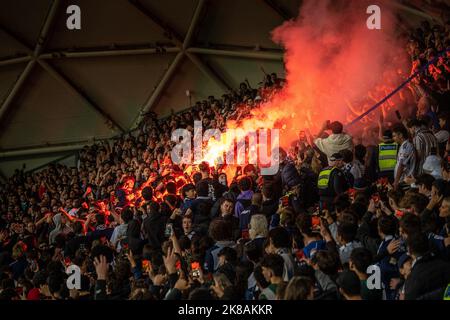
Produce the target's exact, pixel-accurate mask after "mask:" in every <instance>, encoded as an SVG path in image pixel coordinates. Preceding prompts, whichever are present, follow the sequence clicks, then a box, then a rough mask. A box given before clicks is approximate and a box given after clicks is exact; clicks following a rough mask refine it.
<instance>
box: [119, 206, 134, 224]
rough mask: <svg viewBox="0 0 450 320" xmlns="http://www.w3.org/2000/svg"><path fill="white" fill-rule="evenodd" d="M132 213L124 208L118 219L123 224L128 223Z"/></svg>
mask: <svg viewBox="0 0 450 320" xmlns="http://www.w3.org/2000/svg"><path fill="white" fill-rule="evenodd" d="M133 216H134V214H133V211H132V210H131V209H130V208H126V209H124V210H123V211H122V213H121V214H120V217H121V218H122V220H123V222H125V223H128V222H129V221H131V220H132V219H133Z"/></svg>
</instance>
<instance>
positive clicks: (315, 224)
mask: <svg viewBox="0 0 450 320" xmlns="http://www.w3.org/2000/svg"><path fill="white" fill-rule="evenodd" d="M311 224H312V228H313V229H314V230H317V229H319V228H320V217H319V216H312V217H311Z"/></svg>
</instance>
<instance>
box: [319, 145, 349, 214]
mask: <svg viewBox="0 0 450 320" xmlns="http://www.w3.org/2000/svg"><path fill="white" fill-rule="evenodd" d="M329 160H330V161H329V165H330V166H328V167H326V168H324V169H323V170H322V171H321V172H320V174H319V179H318V180H317V187H318V188H319V196H320V202H319V204H320V210H322V209H327V210H329V211H330V210H333V209H334V208H333V207H334V206H333V200H334V198H335V197H336V196H337V195H339V194H341V193H344V192H346V191H347V190H348V188H349V185H348V183H347V179H346V178H345V175H344V173H343V171H342V168H343V166H344V161H343V157H342V154H340V153H335V154H333V155H332V156H331V157H330V159H329Z"/></svg>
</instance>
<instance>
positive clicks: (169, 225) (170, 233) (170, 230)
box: [164, 223, 173, 238]
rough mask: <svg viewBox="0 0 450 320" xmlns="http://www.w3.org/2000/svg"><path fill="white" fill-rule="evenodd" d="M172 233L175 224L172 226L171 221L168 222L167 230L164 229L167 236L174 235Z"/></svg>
mask: <svg viewBox="0 0 450 320" xmlns="http://www.w3.org/2000/svg"><path fill="white" fill-rule="evenodd" d="M172 234H173V226H172V224H171V223H168V224H167V225H166V230H165V231H164V235H165V236H166V237H167V238H170V237H171V236H172Z"/></svg>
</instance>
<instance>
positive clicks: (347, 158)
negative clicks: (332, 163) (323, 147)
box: [339, 149, 353, 163]
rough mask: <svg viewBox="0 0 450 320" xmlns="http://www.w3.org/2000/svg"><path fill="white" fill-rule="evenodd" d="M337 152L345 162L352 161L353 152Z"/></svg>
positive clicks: (346, 150)
mask: <svg viewBox="0 0 450 320" xmlns="http://www.w3.org/2000/svg"><path fill="white" fill-rule="evenodd" d="M339 153H340V154H341V155H342V160H344V162H345V163H350V162H352V161H353V152H351V151H350V150H348V149H345V150H341V151H339Z"/></svg>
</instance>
